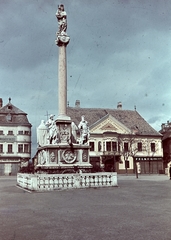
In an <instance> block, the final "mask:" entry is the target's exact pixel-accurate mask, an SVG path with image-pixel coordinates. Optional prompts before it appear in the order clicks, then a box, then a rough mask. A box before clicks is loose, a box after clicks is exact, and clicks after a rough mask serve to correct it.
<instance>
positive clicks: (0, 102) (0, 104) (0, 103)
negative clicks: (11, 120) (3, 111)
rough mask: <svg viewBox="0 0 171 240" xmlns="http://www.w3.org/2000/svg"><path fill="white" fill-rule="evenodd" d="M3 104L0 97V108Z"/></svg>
mask: <svg viewBox="0 0 171 240" xmlns="http://www.w3.org/2000/svg"><path fill="white" fill-rule="evenodd" d="M2 106H3V101H2V98H0V108H1V107H2Z"/></svg>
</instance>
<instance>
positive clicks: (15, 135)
mask: <svg viewBox="0 0 171 240" xmlns="http://www.w3.org/2000/svg"><path fill="white" fill-rule="evenodd" d="M31 127H32V126H31V124H30V123H29V121H28V119H27V114H26V113H25V112H23V111H21V110H20V109H19V108H17V107H15V106H14V105H13V104H12V103H11V99H10V98H9V102H8V104H6V105H5V106H3V101H2V98H0V175H16V174H17V172H18V171H19V169H20V168H21V167H22V166H27V164H28V161H29V160H30V158H31Z"/></svg>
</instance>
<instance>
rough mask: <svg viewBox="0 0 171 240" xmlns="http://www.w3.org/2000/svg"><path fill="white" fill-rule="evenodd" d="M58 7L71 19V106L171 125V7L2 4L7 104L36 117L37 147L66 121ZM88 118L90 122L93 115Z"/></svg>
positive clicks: (125, 2)
mask: <svg viewBox="0 0 171 240" xmlns="http://www.w3.org/2000/svg"><path fill="white" fill-rule="evenodd" d="M58 4H64V6H65V11H66V12H67V22H68V26H67V34H68V36H70V43H69V44H68V46H67V84H68V87H67V100H68V101H69V106H71V107H74V106H75V101H76V100H80V103H81V107H83V108H84V107H85V108H89V107H91V108H112V109H116V108H117V103H118V102H122V106H123V107H122V108H123V109H125V110H134V108H135V106H136V110H137V111H138V112H139V114H140V115H141V116H142V117H143V118H144V119H145V120H146V121H147V122H148V123H149V124H150V125H151V126H152V127H153V128H154V129H156V130H157V131H159V130H160V127H161V124H162V123H165V122H167V121H168V120H169V121H170V120H171V111H170V110H171V101H170V99H171V97H170V95H171V67H170V62H171V1H170V0H143V1H142V0H86V1H80V0H72V1H71V0H63V1H62V2H58V1H56V0H48V1H47V0H37V1H36V0H29V1H23V0H13V1H11V0H0V86H1V87H0V97H1V98H2V99H3V104H4V105H6V104H7V103H8V99H9V97H10V98H11V99H12V100H11V103H12V104H13V105H15V106H16V107H18V108H19V109H21V110H22V111H24V112H26V113H27V114H28V120H29V122H30V123H31V124H32V135H33V139H32V141H33V144H35V142H36V140H35V136H36V128H37V126H38V125H39V124H40V122H41V120H43V119H44V120H47V116H46V115H47V113H49V114H55V116H56V117H57V116H58V46H56V45H55V39H56V32H57V31H58V22H57V19H56V16H55V14H56V11H57V7H58ZM85 117H86V116H85Z"/></svg>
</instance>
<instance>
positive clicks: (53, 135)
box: [45, 114, 58, 144]
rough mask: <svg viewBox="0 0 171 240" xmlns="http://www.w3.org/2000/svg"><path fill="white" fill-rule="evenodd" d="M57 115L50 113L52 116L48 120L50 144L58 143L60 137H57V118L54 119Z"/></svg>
mask: <svg viewBox="0 0 171 240" xmlns="http://www.w3.org/2000/svg"><path fill="white" fill-rule="evenodd" d="M54 116H55V115H52V114H51V115H50V118H49V119H48V121H47V122H46V124H45V125H46V126H47V127H48V140H49V144H55V143H57V141H58V139H57V133H58V132H57V127H56V123H55V120H54V119H53V118H54Z"/></svg>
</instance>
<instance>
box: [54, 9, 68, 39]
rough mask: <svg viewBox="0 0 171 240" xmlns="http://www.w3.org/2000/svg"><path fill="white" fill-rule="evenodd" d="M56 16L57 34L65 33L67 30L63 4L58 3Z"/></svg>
mask: <svg viewBox="0 0 171 240" xmlns="http://www.w3.org/2000/svg"><path fill="white" fill-rule="evenodd" d="M56 17H57V19H58V24H59V31H58V34H60V35H67V34H66V30H67V14H66V12H65V11H64V5H63V4H61V5H58V10H57V12H56Z"/></svg>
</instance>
